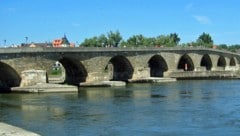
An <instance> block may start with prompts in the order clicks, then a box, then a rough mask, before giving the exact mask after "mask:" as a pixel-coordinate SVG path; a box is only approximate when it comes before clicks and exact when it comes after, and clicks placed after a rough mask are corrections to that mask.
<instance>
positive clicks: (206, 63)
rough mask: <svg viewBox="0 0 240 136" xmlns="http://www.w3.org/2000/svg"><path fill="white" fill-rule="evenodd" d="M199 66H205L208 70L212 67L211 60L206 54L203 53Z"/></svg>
mask: <svg viewBox="0 0 240 136" xmlns="http://www.w3.org/2000/svg"><path fill="white" fill-rule="evenodd" d="M200 66H201V67H206V70H208V71H210V70H211V69H212V66H213V65H212V60H211V58H210V56H209V55H208V54H205V55H203V57H202V59H201V64H200Z"/></svg>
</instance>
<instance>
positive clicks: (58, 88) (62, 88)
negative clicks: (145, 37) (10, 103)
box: [11, 83, 78, 93]
mask: <svg viewBox="0 0 240 136" xmlns="http://www.w3.org/2000/svg"><path fill="white" fill-rule="evenodd" d="M11 91H12V92H22V93H24V92H28V93H53V92H78V87H77V86H71V85H60V84H46V83H38V84H36V85H33V86H27V87H13V88H11Z"/></svg>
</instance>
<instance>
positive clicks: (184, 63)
mask: <svg viewBox="0 0 240 136" xmlns="http://www.w3.org/2000/svg"><path fill="white" fill-rule="evenodd" d="M177 68H178V69H183V70H184V71H193V70H194V64H193V61H192V59H191V57H189V56H188V55H187V54H184V55H183V56H182V57H181V58H180V59H179V62H178V67H177Z"/></svg>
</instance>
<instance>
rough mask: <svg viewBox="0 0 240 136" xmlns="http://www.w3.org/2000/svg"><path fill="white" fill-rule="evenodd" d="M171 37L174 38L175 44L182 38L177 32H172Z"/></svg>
mask: <svg viewBox="0 0 240 136" xmlns="http://www.w3.org/2000/svg"><path fill="white" fill-rule="evenodd" d="M170 38H171V39H172V41H173V43H174V44H175V45H178V43H179V42H180V40H181V39H180V38H179V37H178V35H177V34H176V33H171V34H170Z"/></svg>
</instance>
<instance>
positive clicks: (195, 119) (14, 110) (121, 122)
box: [0, 80, 240, 136]
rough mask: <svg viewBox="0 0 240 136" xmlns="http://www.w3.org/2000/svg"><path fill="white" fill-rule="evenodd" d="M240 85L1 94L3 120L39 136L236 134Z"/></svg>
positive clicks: (203, 83) (0, 118)
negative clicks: (39, 135)
mask: <svg viewBox="0 0 240 136" xmlns="http://www.w3.org/2000/svg"><path fill="white" fill-rule="evenodd" d="M239 83H240V81H238V80H236V81H204V80H203V81H179V82H176V83H161V84H130V85H128V86H127V87H120V88H80V89H79V90H80V91H79V92H78V93H56V94H55V93H50V94H0V121H1V122H6V123H10V124H13V125H16V126H20V127H22V128H24V129H28V130H31V131H34V132H37V133H39V134H41V135H44V136H48V135H53V134H54V135H60V136H61V135H199V136H200V135H209V134H210V135H238V134H240V130H239V127H240V120H239V118H240V104H239V101H240V92H239Z"/></svg>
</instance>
